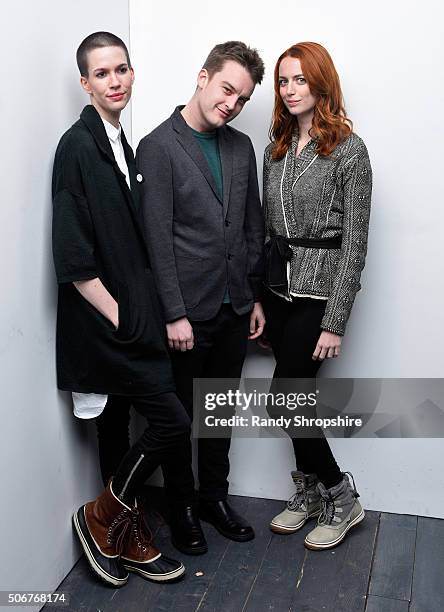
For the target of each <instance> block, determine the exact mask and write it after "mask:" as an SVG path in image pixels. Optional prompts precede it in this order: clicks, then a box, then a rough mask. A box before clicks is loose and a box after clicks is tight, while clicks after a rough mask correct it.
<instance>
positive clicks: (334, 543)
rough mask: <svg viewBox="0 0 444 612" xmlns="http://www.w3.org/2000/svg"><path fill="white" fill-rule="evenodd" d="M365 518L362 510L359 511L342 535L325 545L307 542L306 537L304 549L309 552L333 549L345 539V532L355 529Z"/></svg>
mask: <svg viewBox="0 0 444 612" xmlns="http://www.w3.org/2000/svg"><path fill="white" fill-rule="evenodd" d="M364 517H365V512H364V510H361V512H360V513H359V514H358V516H357V517H356V518H354V519H353V520H352V521H350V523H349V524H348V526H347V528H346V529H345V530H344V531H343V532H342V534H341V535H340V536H339V537H337V538H336V539H335V540H332V541H331V542H328V543H325V544H319V543H318V542H310V540H307V537H306V538H305V540H304V545H305V547H306V548H309V549H310V550H326V549H328V548H334V547H335V546H337V545H338V544H340V543H341V542H342V540H343V539H344V538H345V536H346V534H347V532H348V531H349V530H350V529H351V528H352V527H355V526H356V525H358V524H359V523H360V522H361V521H363V520H364Z"/></svg>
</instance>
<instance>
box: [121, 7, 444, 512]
mask: <svg viewBox="0 0 444 612" xmlns="http://www.w3.org/2000/svg"><path fill="white" fill-rule="evenodd" d="M441 14H442V8H441V4H440V3H439V2H438V1H434V0H426V1H425V2H423V3H421V6H420V9H419V8H418V3H417V2H413V1H411V0H409V1H407V2H401V1H400V0H398V1H397V2H392V3H388V2H385V1H384V2H383V1H382V0H375V1H374V2H372V3H369V4H366V5H362V4H357V3H356V2H352V1H351V0H343V1H342V2H340V3H339V4H337V3H334V4H331V3H328V2H325V1H320V2H317V3H313V2H311V1H308V0H300V1H299V2H293V1H288V0H280V1H279V2H275V3H270V2H265V1H263V0H259V1H258V0H254V1H253V0H244V1H243V2H237V3H234V2H228V3H224V4H214V3H208V2H207V1H206V0H195V1H194V2H192V3H191V4H190V3H188V4H187V3H172V2H164V3H154V2H148V3H147V2H146V1H144V0H130V19H131V21H130V28H131V53H132V60H133V63H134V67H135V70H136V86H135V94H134V98H133V144H134V146H136V145H137V143H138V141H139V140H140V138H141V137H142V136H144V135H145V134H146V133H147V132H149V131H151V130H152V129H153V128H154V127H155V126H156V125H157V124H159V123H160V122H161V121H163V120H164V119H166V118H167V117H168V116H169V115H170V114H171V112H172V111H173V109H174V107H175V106H176V105H178V104H185V103H186V102H187V101H188V99H189V98H190V97H191V95H192V93H193V91H194V88H195V81H196V75H197V72H198V70H199V68H200V67H201V65H202V63H203V61H204V59H205V57H206V55H207V53H208V51H209V50H210V49H211V47H212V46H213V45H214V44H216V43H218V42H223V41H225V40H233V39H235V40H236V39H237V40H243V41H245V42H247V43H249V44H251V45H252V46H255V47H257V48H258V50H259V51H260V53H261V55H262V57H263V59H264V61H265V64H266V69H267V73H266V78H265V79H264V82H263V84H262V85H261V86H259V87H257V88H256V91H255V92H254V95H253V98H252V100H251V102H249V103H248V105H247V107H246V108H245V109H244V110H243V111H242V114H241V115H240V116H239V117H238V118H237V119H236V120H235V122H234V123H233V125H235V126H236V127H237V128H239V129H241V130H243V131H245V132H247V133H248V134H249V135H250V137H251V138H252V141H253V144H254V147H255V150H256V154H257V158H258V167H259V173H260V175H261V164H262V154H263V150H264V148H265V146H266V144H267V142H268V139H267V132H268V127H269V122H270V116H271V108H272V100H273V94H272V91H273V79H272V73H273V68H274V63H275V61H276V59H277V57H278V56H279V55H280V53H281V52H282V51H283V50H284V49H286V48H287V47H288V46H290V45H291V44H294V43H295V42H298V41H302V40H313V41H316V42H320V43H321V44H323V45H324V46H325V47H326V48H327V49H328V50H329V51H330V53H331V55H332V57H333V59H334V62H335V64H336V67H337V69H338V72H339V74H340V76H341V82H342V86H343V91H344V96H345V101H346V106H347V110H348V113H349V115H350V116H351V118H352V119H353V121H354V126H355V131H356V132H357V133H358V134H359V135H360V136H361V137H362V138H363V139H364V140H365V142H366V144H367V146H368V149H369V152H370V156H371V159H372V165H373V171H374V197H373V209H372V215H371V229H370V240H369V255H368V258H367V265H366V269H365V271H364V274H363V283H362V284H363V291H362V292H361V293H360V294H359V295H358V297H357V300H356V304H355V306H354V308H353V313H352V316H351V320H350V322H349V325H348V330H347V335H346V337H345V339H344V342H343V354H342V356H341V358H340V359H339V360H338V361H336V362H335V363H334V364H333V363H332V364H326V365H325V366H323V371H322V373H323V375H324V376H325V375H327V376H344V377H396V378H407V377H415V378H416V377H423V378H426V377H442V376H443V369H444V368H443V358H442V355H441V345H442V340H443V333H442V331H441V327H440V325H439V322H440V316H441V303H442V299H443V297H444V291H443V286H442V278H443V272H444V270H443V263H442V256H441V253H440V250H439V249H440V246H441V243H442V227H443V224H444V208H443V206H442V195H441V193H440V190H439V187H438V177H439V175H440V173H441V172H442V171H441V166H442V162H441V159H442V155H441V146H442V141H443V139H442V136H443V129H442V122H441V120H440V115H441V111H442V107H443V92H444V86H443V82H442V79H441V78H440V77H439V75H440V74H442V59H443V53H442V51H443V48H442V42H441V40H442V37H441V23H442V19H441ZM272 369H273V363H272V359H271V358H270V357H262V356H259V355H256V354H251V355H250V357H249V359H248V360H247V363H246V366H245V373H246V374H248V375H249V376H267V375H270V374H271V372H272ZM332 446H333V449H334V452H335V454H336V456H337V459H338V461H339V462H340V465H341V467H342V468H343V469H350V470H352V471H353V473H354V475H355V477H356V480H357V484H358V487H359V489H360V492H361V495H362V499H363V503H364V505H365V507H367V508H372V509H378V510H386V511H393V512H401V513H403V512H405V513H418V514H423V515H431V516H441V517H442V516H444V513H443V505H442V494H441V491H442V489H443V485H444V477H443V475H442V470H441V466H440V460H441V456H442V447H443V444H442V440H431V439H427V440H379V439H370V440H334V441H333V442H332ZM290 449H291V447H290V444H289V442H288V441H284V440H245V439H238V440H235V441H234V442H233V446H232V452H231V459H232V471H231V488H230V491H231V492H232V493H239V494H245V495H259V496H263V497H276V498H282V497H286V496H287V495H288V494H289V493H290V491H291V485H290V482H289V474H288V472H289V470H290V469H291V468H293V467H294V463H293V461H294V460H293V458H292V454H291V450H290Z"/></svg>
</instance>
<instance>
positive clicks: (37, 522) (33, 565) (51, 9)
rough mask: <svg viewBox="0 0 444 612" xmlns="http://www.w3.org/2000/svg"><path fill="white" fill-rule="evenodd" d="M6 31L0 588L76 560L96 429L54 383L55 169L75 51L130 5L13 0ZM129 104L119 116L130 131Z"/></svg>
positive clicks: (60, 571)
mask: <svg viewBox="0 0 444 612" xmlns="http://www.w3.org/2000/svg"><path fill="white" fill-rule="evenodd" d="M4 18H5V19H4V23H3V28H2V36H1V43H0V44H1V49H2V65H1V69H0V70H1V76H2V79H1V82H2V93H1V94H0V108H1V113H2V122H1V135H2V146H1V148H0V155H1V160H0V164H1V167H2V192H1V208H0V231H1V245H2V257H1V260H0V266H1V279H2V316H1V318H0V360H1V366H0V368H1V395H2V399H1V405H2V424H1V428H0V465H1V477H0V488H1V498H2V509H1V518H0V541H1V550H2V558H1V561H0V590H16V589H25V590H29V589H42V590H45V589H54V588H55V587H57V586H58V584H59V583H60V581H61V580H62V579H63V577H64V576H65V575H66V574H67V572H68V571H69V570H70V569H71V567H72V565H73V564H74V561H75V560H76V559H77V558H78V556H79V555H80V551H79V547H78V545H77V542H75V541H74V536H73V533H72V527H71V522H70V519H71V513H72V511H73V510H74V509H76V508H77V507H78V506H79V505H80V504H81V503H83V502H84V501H86V500H88V499H91V497H95V495H96V494H97V492H98V487H99V479H98V468H97V451H96V448H95V432H94V430H93V429H92V428H91V427H88V426H87V425H86V424H84V423H81V422H78V421H77V422H76V421H75V419H74V417H73V416H72V414H71V405H70V403H69V402H68V401H67V398H66V396H65V394H62V393H59V392H58V391H57V388H56V379H55V346H54V340H55V317H56V284H55V277H54V271H53V267H52V255H51V193H50V182H51V169H52V161H53V156H54V152H55V148H56V146H57V142H58V140H59V138H60V136H61V135H62V133H63V132H64V131H65V130H66V129H67V128H68V127H69V126H70V125H71V124H72V123H73V122H74V121H75V120H76V119H77V118H78V115H79V114H80V111H81V109H82V108H83V106H84V105H85V104H87V103H88V98H87V97H86V96H85V94H83V92H82V91H81V90H80V86H79V84H78V80H79V75H78V71H77V67H76V64H75V51H76V49H77V46H78V44H79V43H80V41H81V40H82V39H83V38H84V37H85V36H86V35H87V34H89V33H91V32H94V31H96V30H99V29H100V30H104V29H105V30H111V31H112V32H115V33H117V34H118V35H120V36H122V37H123V38H124V39H126V40H128V34H129V16H128V6H127V2H126V1H123V2H122V1H121V0H112V1H110V0H96V1H95V2H93V3H92V2H88V1H87V0H78V1H77V2H75V3H74V2H63V3H57V2H54V1H51V0H39V2H35V3H33V2H26V3H17V4H15V3H10V4H9V5H8V8H7V14H6V12H5V14H4ZM129 120H130V111H128V112H127V116H126V119H125V120H124V123H125V124H126V127H127V128H128V129H127V131H129V124H130V121H129Z"/></svg>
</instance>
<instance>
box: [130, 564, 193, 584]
mask: <svg viewBox="0 0 444 612" xmlns="http://www.w3.org/2000/svg"><path fill="white" fill-rule="evenodd" d="M123 566H124V568H125V569H127V570H128V571H129V572H134V573H135V574H139V575H140V576H142V577H143V578H146V579H147V580H152V581H153V582H170V581H171V582H172V581H173V580H177V579H178V578H180V577H181V576H183V575H184V573H185V567H184V566H183V565H182V564H180V567H178V568H177V569H176V570H173V571H172V572H168V574H151V573H150V572H145V571H144V570H142V569H140V568H138V567H132V566H131V565H126V564H125V563H124V564H123Z"/></svg>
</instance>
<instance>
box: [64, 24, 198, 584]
mask: <svg viewBox="0 0 444 612" xmlns="http://www.w3.org/2000/svg"><path fill="white" fill-rule="evenodd" d="M77 61H78V66H79V70H80V74H81V78H80V82H81V85H82V87H83V89H84V90H85V91H86V93H87V94H89V98H90V105H88V106H86V107H85V108H84V109H83V111H82V114H81V115H80V119H79V121H77V122H76V123H75V124H74V125H73V126H72V127H71V128H70V129H69V130H68V131H67V132H66V133H65V134H64V135H63V136H62V138H61V140H60V143H59V145H58V147H57V151H56V154H55V160H54V171H53V183H52V191H53V228H52V229H53V254H54V264H55V270H56V274H57V281H58V287H59V290H58V310H57V382H58V387H59V389H62V390H66V391H70V392H72V394H73V400H74V413H75V415H76V416H78V417H80V418H96V417H98V416H99V415H100V414H101V413H102V411H104V413H107V412H108V411H111V412H116V411H117V412H118V408H119V405H120V404H123V405H124V406H128V405H130V404H132V405H133V406H134V407H135V409H136V410H137V411H138V412H139V413H140V414H142V415H143V416H144V417H145V418H146V420H147V423H148V426H147V428H146V429H145V431H144V432H143V434H142V435H141V437H140V438H139V439H138V440H137V442H136V443H135V444H134V445H133V446H132V447H131V448H129V445H128V448H126V452H125V453H122V452H121V449H120V450H119V449H117V451H116V455H117V456H118V457H119V463H118V465H115V466H113V468H112V472H111V474H110V476H111V475H112V478H110V479H109V481H108V483H107V486H106V488H105V490H103V491H102V493H101V494H100V495H99V496H98V497H97V499H95V500H94V501H90V502H89V503H87V504H85V505H82V506H81V507H80V508H79V510H78V511H77V512H75V513H74V516H73V522H74V527H75V530H76V532H77V534H78V536H79V539H80V543H81V545H82V547H83V549H84V552H85V555H86V558H87V560H88V562H89V565H90V566H91V568H92V570H93V571H94V572H95V574H96V575H97V576H99V577H100V578H101V579H102V580H104V581H105V582H107V583H108V584H111V585H113V586H114V587H120V586H122V585H124V584H125V583H126V581H127V580H128V571H132V572H136V573H138V574H140V575H141V576H143V577H144V578H147V579H149V580H154V581H162V582H165V581H169V580H173V579H176V578H178V577H180V576H181V575H182V574H183V573H184V567H183V565H182V563H180V562H179V561H175V560H173V559H169V558H168V557H165V556H164V555H161V553H160V552H159V551H158V550H157V549H156V548H155V547H154V545H153V543H152V536H151V534H150V532H149V530H147V528H146V526H145V524H144V521H143V512H142V509H141V508H140V504H139V505H138V504H137V501H136V495H137V492H138V490H139V488H140V486H141V485H143V483H144V482H145V480H146V478H147V477H148V476H150V475H151V474H152V473H153V472H154V470H155V469H156V468H157V466H158V465H159V463H160V462H161V461H162V460H163V459H164V458H165V457H166V455H169V454H170V453H171V454H173V455H174V453H175V451H176V449H177V448H180V447H181V445H183V440H184V439H189V431H190V428H189V425H190V420H189V417H188V416H187V414H186V412H185V410H184V408H183V406H182V404H181V403H180V401H179V400H178V398H177V396H176V395H175V393H174V383H173V378H172V374H171V369H170V360H169V356H168V350H167V347H166V341H165V331H164V322H163V317H162V313H161V309H160V305H159V303H158V299H157V295H156V291H155V286H154V280H153V275H152V272H151V265H150V261H149V257H148V253H147V250H146V246H145V241H144V237H143V230H142V226H141V223H140V218H139V206H140V200H139V193H138V189H139V182H140V181H141V180H143V179H142V176H141V175H140V173H138V172H137V170H136V165H135V161H134V156H133V152H132V150H131V148H130V146H129V145H128V143H127V140H126V138H125V134H124V132H123V130H122V128H121V126H120V123H119V118H120V113H121V111H122V110H123V109H124V108H125V106H126V105H127V104H128V102H129V100H130V97H131V91H132V85H133V81H134V71H133V68H132V66H131V62H130V58H129V54H128V50H127V48H126V46H125V44H124V43H123V41H122V40H121V39H120V38H118V37H117V36H115V35H114V34H111V33H109V32H95V33H94V34H91V35H90V36H88V37H87V38H86V39H85V40H84V41H83V42H82V43H81V45H80V46H79V49H78V51H77ZM126 418H128V414H127V413H126ZM124 434H125V432H124ZM116 435H117V434H116ZM117 437H118V436H117ZM124 438H125V435H124ZM126 438H127V431H126ZM99 442H100V438H99ZM107 444H108V446H107V449H108V452H112V445H113V438H111V439H110V440H108V441H107Z"/></svg>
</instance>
